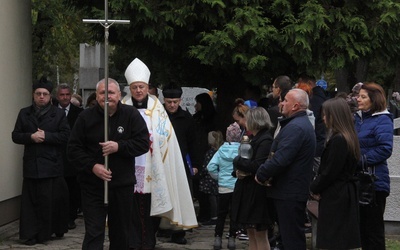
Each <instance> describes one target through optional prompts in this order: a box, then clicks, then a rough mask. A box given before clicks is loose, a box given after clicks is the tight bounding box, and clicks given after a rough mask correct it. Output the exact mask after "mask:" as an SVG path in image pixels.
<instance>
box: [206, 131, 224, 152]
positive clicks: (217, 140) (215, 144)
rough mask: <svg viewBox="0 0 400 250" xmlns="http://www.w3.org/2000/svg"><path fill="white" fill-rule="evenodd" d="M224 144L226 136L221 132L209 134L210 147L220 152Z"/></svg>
mask: <svg viewBox="0 0 400 250" xmlns="http://www.w3.org/2000/svg"><path fill="white" fill-rule="evenodd" d="M222 144H224V136H223V135H222V132H221V131H219V130H218V131H210V132H208V145H210V147H212V148H214V149H216V150H218V149H219V147H221V145H222Z"/></svg>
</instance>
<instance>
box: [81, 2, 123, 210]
mask: <svg viewBox="0 0 400 250" xmlns="http://www.w3.org/2000/svg"><path fill="white" fill-rule="evenodd" d="M104 16H105V19H83V20H82V21H83V22H84V23H99V24H100V25H101V26H103V27H104V63H105V66H104V78H105V96H106V98H105V103H104V141H105V142H106V141H108V35H109V32H108V30H109V28H110V27H111V25H113V24H114V23H116V24H129V23H130V21H129V20H109V19H108V0H104ZM104 167H105V168H106V169H107V170H108V156H105V157H104ZM104 205H106V206H107V205H108V182H107V181H104Z"/></svg>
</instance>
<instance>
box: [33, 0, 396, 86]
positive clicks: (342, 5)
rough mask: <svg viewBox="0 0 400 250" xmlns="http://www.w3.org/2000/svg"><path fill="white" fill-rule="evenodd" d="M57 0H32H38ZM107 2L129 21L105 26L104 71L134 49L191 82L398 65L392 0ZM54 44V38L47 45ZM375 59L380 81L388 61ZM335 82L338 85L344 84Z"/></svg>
mask: <svg viewBox="0 0 400 250" xmlns="http://www.w3.org/2000/svg"><path fill="white" fill-rule="evenodd" d="M64 1H67V0H64ZM64 1H62V0H58V1H50V0H44V1H37V0H34V2H35V3H36V4H37V5H38V6H47V5H48V4H51V3H53V5H55V4H54V3H55V2H61V3H63V2H64ZM69 1H70V2H72V3H74V4H73V6H76V7H77V8H79V11H84V12H85V13H86V16H91V17H93V18H101V17H102V16H103V15H104V14H103V13H104V12H103V8H104V6H103V5H102V4H99V3H97V2H96V1H92V0H69ZM44 2H46V5H45V3H44ZM109 2H110V3H109V4H110V18H113V19H130V21H131V24H130V25H129V26H115V27H112V28H111V29H110V43H111V44H112V45H113V46H114V48H115V49H114V50H113V54H112V55H111V59H112V61H113V63H114V64H113V65H114V67H113V68H112V71H113V73H115V74H117V75H118V76H117V78H120V79H123V71H124V70H125V67H126V65H128V64H129V62H130V61H131V60H132V59H133V58H135V57H140V58H141V59H143V60H144V61H145V62H146V64H148V65H149V67H150V68H151V70H152V81H155V82H156V83H160V84H165V83H168V82H170V81H176V82H179V83H181V85H191V84H194V85H198V86H208V85H210V84H213V83H215V82H227V83H229V84H232V81H234V83H236V84H241V83H242V82H243V81H244V80H246V81H249V82H252V83H254V84H261V83H265V82H267V81H271V79H272V78H274V77H275V76H277V75H278V74H287V75H290V76H292V77H293V78H295V77H296V75H297V74H298V73H300V72H304V71H307V72H308V73H309V74H313V75H315V76H317V77H319V76H320V75H321V74H322V73H328V72H335V71H336V70H339V71H340V69H344V68H345V69H349V72H350V75H349V76H348V79H350V82H349V83H340V84H345V85H346V84H347V85H351V86H352V85H353V84H354V82H352V81H353V80H352V79H353V78H354V74H355V68H356V67H355V65H356V64H357V62H358V61H360V60H363V61H367V62H372V61H374V64H370V66H371V67H372V68H371V69H373V70H367V71H366V73H365V74H364V75H362V76H360V77H361V78H362V79H360V80H367V79H374V78H377V76H378V74H380V75H382V74H381V73H379V71H380V65H381V66H382V64H379V63H380V62H387V64H390V63H391V65H398V64H397V58H396V55H397V54H398V53H399V50H400V44H399V43H398V41H399V38H400V27H399V26H400V22H399V20H398V19H399V18H398V14H397V13H399V11H400V3H399V2H398V1H394V0H380V1H336V0H334V1H330V0H324V1H318V0H310V1H297V0H268V1H267V0H234V1H222V0H193V1H187V0H174V1H171V0H165V1H158V0H147V1H141V0H112V1H111V0H110V1H109ZM61 6H62V5H61ZM54 8H55V10H54V11H55V12H57V11H60V8H62V9H63V11H62V13H65V12H66V11H67V12H68V11H69V9H68V8H67V6H63V7H57V6H54ZM39 9H40V8H39ZM64 9H65V10H64ZM75 11H76V10H75ZM79 11H78V12H79ZM52 16H53V15H52ZM64 16H65V15H64ZM56 17H57V15H54V19H51V20H54V21H57V22H59V23H62V19H61V17H57V18H56ZM52 18H53V17H52ZM42 21H44V20H42ZM63 27H65V28H66V29H69V27H67V26H63ZM92 29H93V31H95V32H96V35H95V36H94V38H95V39H96V40H97V41H103V30H102V28H101V27H96V28H92ZM59 30H60V32H66V35H62V34H60V33H59V32H52V33H51V34H52V35H54V36H56V35H57V37H60V38H63V40H65V38H66V37H67V36H68V35H67V34H68V31H66V30H63V29H59ZM52 41H53V42H54V41H55V40H52ZM61 44H62V43H59V42H54V46H61ZM65 47H68V46H65ZM49 57H50V56H49V55H47V57H46V58H47V59H48V58H49ZM383 67H385V72H386V71H387V73H385V79H386V80H385V81H386V82H387V81H388V79H390V76H391V75H392V76H393V74H394V73H393V71H392V70H394V68H393V67H389V68H388V67H386V66H385V65H383ZM381 71H382V70H381ZM204 72H207V73H206V74H205V73H204ZM340 84H339V86H338V87H339V90H340V89H344V88H343V87H344V86H345V85H343V86H340Z"/></svg>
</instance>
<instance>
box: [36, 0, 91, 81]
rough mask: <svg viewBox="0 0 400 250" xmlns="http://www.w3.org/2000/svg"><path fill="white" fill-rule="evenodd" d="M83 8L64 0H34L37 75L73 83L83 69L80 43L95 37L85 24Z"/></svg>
mask: <svg viewBox="0 0 400 250" xmlns="http://www.w3.org/2000/svg"><path fill="white" fill-rule="evenodd" d="M81 15H82V11H80V10H78V9H76V8H74V7H73V6H70V5H69V4H67V2H66V1H63V0H32V25H33V33H32V51H33V76H32V79H34V80H35V79H39V78H40V77H41V76H47V77H48V78H49V79H51V80H52V82H56V80H57V67H58V72H59V76H60V77H59V78H60V82H68V83H72V82H73V81H74V75H75V74H77V73H78V71H79V43H82V42H88V41H90V40H91V39H90V38H91V36H90V35H89V34H88V32H87V31H86V30H85V27H84V26H83V25H82V16H81Z"/></svg>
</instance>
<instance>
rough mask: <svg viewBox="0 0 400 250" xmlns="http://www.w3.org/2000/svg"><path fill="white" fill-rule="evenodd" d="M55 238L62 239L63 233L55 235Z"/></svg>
mask: <svg viewBox="0 0 400 250" xmlns="http://www.w3.org/2000/svg"><path fill="white" fill-rule="evenodd" d="M56 237H57V238H62V237H64V233H56Z"/></svg>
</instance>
